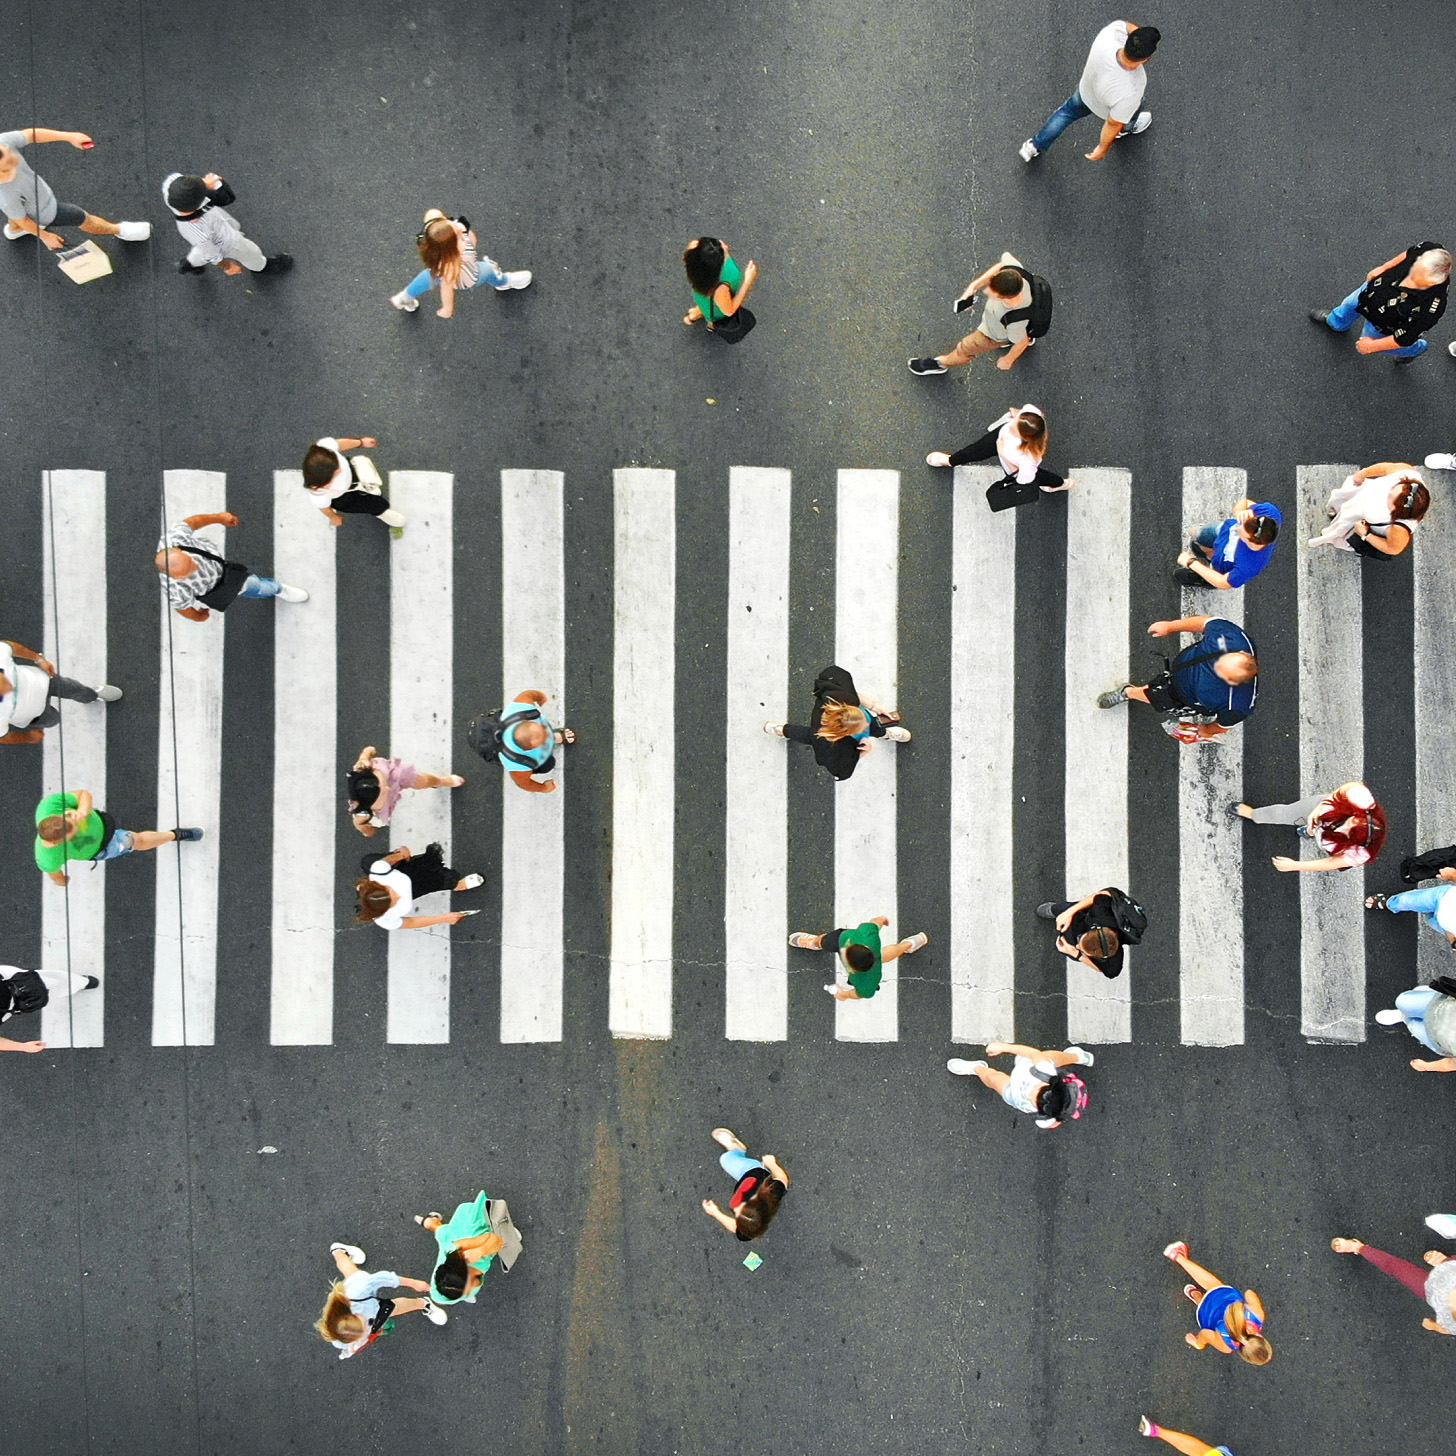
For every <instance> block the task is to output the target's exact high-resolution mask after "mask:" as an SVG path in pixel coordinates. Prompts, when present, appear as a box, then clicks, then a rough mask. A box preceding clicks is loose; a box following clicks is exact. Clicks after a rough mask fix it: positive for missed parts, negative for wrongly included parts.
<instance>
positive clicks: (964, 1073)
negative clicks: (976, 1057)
mask: <svg viewBox="0 0 1456 1456" xmlns="http://www.w3.org/2000/svg"><path fill="white" fill-rule="evenodd" d="M989 1065H990V1063H989V1062H966V1061H962V1060H961V1059H960V1058H959V1057H952V1058H951V1059H950V1061H948V1062H947V1063H946V1064H945V1069H946V1071H947V1072H949V1073H950V1074H951V1076H953V1077H974V1076H975V1075H976V1073H977V1072H979V1071H981V1070H982V1069H983V1068H985V1067H988V1066H989Z"/></svg>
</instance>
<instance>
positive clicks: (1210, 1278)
mask: <svg viewBox="0 0 1456 1456" xmlns="http://www.w3.org/2000/svg"><path fill="white" fill-rule="evenodd" d="M1173 1262H1174V1263H1176V1264H1177V1265H1178V1267H1179V1268H1180V1269H1181V1270H1182V1271H1183V1272H1184V1273H1185V1274H1186V1275H1187V1276H1188V1277H1189V1278H1190V1279H1191V1280H1193V1282H1194V1283H1195V1284H1197V1285H1198V1287H1199V1288H1200V1289H1217V1288H1218V1287H1219V1285H1220V1284H1222V1283H1223V1280H1222V1279H1220V1278H1219V1277H1218V1275H1217V1274H1210V1273H1209V1272H1208V1270H1207V1269H1205V1268H1204V1267H1203V1265H1202V1264H1195V1263H1194V1262H1193V1260H1192V1259H1190V1258H1189V1257H1188V1256H1187V1255H1186V1254H1179V1255H1178V1257H1177V1258H1176V1259H1175V1260H1174V1261H1173Z"/></svg>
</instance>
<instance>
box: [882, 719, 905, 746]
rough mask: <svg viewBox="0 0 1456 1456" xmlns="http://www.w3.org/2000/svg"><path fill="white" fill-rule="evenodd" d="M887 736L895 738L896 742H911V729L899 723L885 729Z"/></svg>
mask: <svg viewBox="0 0 1456 1456" xmlns="http://www.w3.org/2000/svg"><path fill="white" fill-rule="evenodd" d="M885 737H886V738H890V739H893V740H894V741H895V742H896V743H909V741H910V730H909V729H908V728H901V727H900V725H899V724H898V723H897V724H894V725H893V726H891V727H889V728H886V729H885Z"/></svg>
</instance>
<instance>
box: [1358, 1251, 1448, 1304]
mask: <svg viewBox="0 0 1456 1456" xmlns="http://www.w3.org/2000/svg"><path fill="white" fill-rule="evenodd" d="M1360 1257H1361V1258H1362V1259H1368V1260H1369V1261H1370V1263H1372V1264H1374V1265H1375V1267H1376V1268H1377V1269H1379V1270H1380V1272H1381V1273H1382V1274H1389V1275H1390V1277H1391V1278H1392V1279H1399V1280H1400V1282H1401V1283H1402V1284H1404V1285H1405V1287H1406V1288H1407V1289H1409V1290H1410V1292H1411V1293H1412V1294H1414V1295H1415V1296H1416V1297H1417V1298H1418V1299H1421V1300H1424V1299H1425V1297H1426V1279H1427V1277H1428V1276H1429V1275H1430V1272H1431V1271H1430V1270H1429V1269H1422V1268H1421V1266H1420V1265H1419V1264H1412V1263H1411V1262H1410V1261H1409V1260H1408V1259H1397V1258H1396V1257H1395V1255H1394V1254H1383V1253H1381V1251H1380V1250H1379V1249H1372V1248H1371V1247H1370V1245H1369V1244H1361V1246H1360Z"/></svg>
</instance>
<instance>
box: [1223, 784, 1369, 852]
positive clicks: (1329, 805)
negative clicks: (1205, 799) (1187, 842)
mask: <svg viewBox="0 0 1456 1456" xmlns="http://www.w3.org/2000/svg"><path fill="white" fill-rule="evenodd" d="M1229 809H1230V811H1231V812H1232V813H1235V814H1237V815H1239V817H1240V818H1243V819H1252V820H1253V821H1254V823H1255V824H1293V825H1294V826H1295V828H1296V829H1297V830H1298V832H1299V835H1300V838H1302V839H1312V840H1314V842H1315V843H1316V844H1317V845H1319V847H1320V848H1321V849H1322V850H1323V851H1324V854H1323V856H1322V857H1321V858H1319V859H1290V858H1289V856H1288V855H1283V854H1276V855H1275V856H1274V859H1273V865H1274V868H1275V869H1276V870H1281V871H1288V870H1348V869H1354V867H1355V866H1356V865H1365V864H1369V863H1370V861H1371V860H1373V859H1374V858H1375V856H1376V855H1377V854H1379V853H1380V850H1381V848H1382V846H1383V845H1384V844H1385V811H1384V810H1383V809H1382V808H1381V807H1380V805H1379V803H1378V802H1377V801H1376V798H1375V795H1374V794H1372V793H1371V792H1370V790H1369V789H1368V788H1366V786H1365V785H1364V784H1362V783H1360V782H1359V781H1358V780H1351V781H1350V782H1349V783H1348V784H1341V785H1340V787H1339V788H1337V789H1335V790H1334V791H1333V792H1331V793H1328V794H1315V795H1313V796H1312V797H1311V798H1308V799H1300V800H1299V801H1298V802H1297V803H1294V804H1269V805H1266V806H1265V807H1264V808H1262V809H1255V808H1254V807H1253V806H1252V805H1251V804H1230V805H1229Z"/></svg>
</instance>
